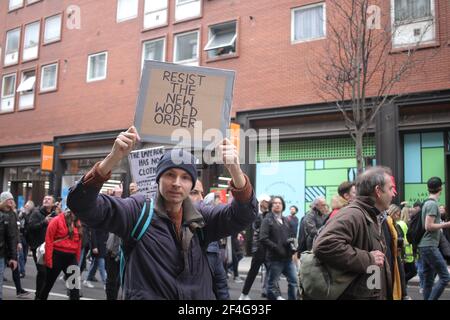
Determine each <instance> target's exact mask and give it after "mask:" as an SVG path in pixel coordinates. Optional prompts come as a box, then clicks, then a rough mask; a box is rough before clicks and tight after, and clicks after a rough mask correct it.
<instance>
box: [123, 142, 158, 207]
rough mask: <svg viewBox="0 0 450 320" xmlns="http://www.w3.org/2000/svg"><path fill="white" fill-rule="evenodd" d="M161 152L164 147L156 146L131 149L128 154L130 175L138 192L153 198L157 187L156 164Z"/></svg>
mask: <svg viewBox="0 0 450 320" xmlns="http://www.w3.org/2000/svg"><path fill="white" fill-rule="evenodd" d="M163 154H164V147H156V148H149V149H141V150H136V151H132V152H130V154H129V155H128V161H129V163H130V171H131V177H132V178H133V181H134V182H136V184H137V186H138V192H139V193H142V194H144V195H146V196H149V197H151V198H153V199H155V196H156V191H157V188H158V186H157V184H156V166H157V165H158V162H159V159H161V156H162V155H163Z"/></svg>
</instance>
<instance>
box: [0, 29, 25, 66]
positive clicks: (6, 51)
mask: <svg viewBox="0 0 450 320" xmlns="http://www.w3.org/2000/svg"><path fill="white" fill-rule="evenodd" d="M13 31H19V35H18V38H19V40H18V41H17V44H18V46H17V50H16V51H14V52H11V53H8V49H9V48H8V34H9V33H10V32H13ZM21 34H22V29H21V28H20V27H19V28H15V29H11V30H8V31H6V44H5V58H4V60H3V64H4V65H5V66H11V65H14V64H17V63H19V54H20V37H21ZM12 54H17V57H16V58H15V59H14V60H13V62H10V63H7V61H6V58H7V56H8V55H12Z"/></svg>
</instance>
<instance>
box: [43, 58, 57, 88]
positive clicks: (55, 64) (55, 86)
mask: <svg viewBox="0 0 450 320" xmlns="http://www.w3.org/2000/svg"><path fill="white" fill-rule="evenodd" d="M52 66H56V70H55V85H54V86H53V87H49V88H44V87H43V85H44V69H45V68H48V67H52ZM58 71H59V63H58V62H55V63H49V64H46V65H43V66H42V67H41V80H40V82H39V83H40V85H39V92H49V91H55V90H56V89H57V88H58Z"/></svg>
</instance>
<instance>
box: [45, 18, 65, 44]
mask: <svg viewBox="0 0 450 320" xmlns="http://www.w3.org/2000/svg"><path fill="white" fill-rule="evenodd" d="M61 22H62V15H60V14H58V15H56V16H52V17H48V18H46V19H45V27H44V28H45V30H44V43H46V44H47V43H52V42H55V41H59V40H60V39H61Z"/></svg>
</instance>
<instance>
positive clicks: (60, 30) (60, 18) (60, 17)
mask: <svg viewBox="0 0 450 320" xmlns="http://www.w3.org/2000/svg"><path fill="white" fill-rule="evenodd" d="M56 17H59V20H60V23H59V34H58V38H52V39H47V38H46V37H45V33H46V31H47V21H48V20H49V19H52V18H56ZM62 19H63V16H62V14H61V13H59V14H55V15H53V16H50V17H46V18H45V19H44V40H43V42H44V44H49V43H53V42H57V41H59V40H61V33H62Z"/></svg>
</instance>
